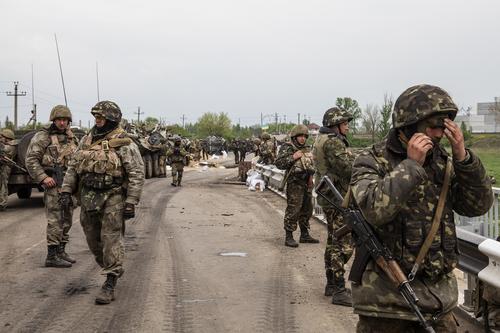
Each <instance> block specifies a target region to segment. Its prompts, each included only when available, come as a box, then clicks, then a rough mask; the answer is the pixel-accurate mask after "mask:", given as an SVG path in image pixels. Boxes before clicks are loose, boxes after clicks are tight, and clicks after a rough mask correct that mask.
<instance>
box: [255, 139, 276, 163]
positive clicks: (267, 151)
mask: <svg viewBox="0 0 500 333" xmlns="http://www.w3.org/2000/svg"><path fill="white" fill-rule="evenodd" d="M261 138H262V142H261V144H260V152H259V154H260V159H259V163H262V164H273V163H274V158H275V154H276V152H275V147H274V143H273V141H272V139H271V135H269V133H262V135H261Z"/></svg>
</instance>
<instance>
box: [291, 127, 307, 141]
mask: <svg viewBox="0 0 500 333" xmlns="http://www.w3.org/2000/svg"><path fill="white" fill-rule="evenodd" d="M299 135H305V136H306V137H309V129H308V128H307V126H306V125H295V126H294V127H293V128H292V130H291V131H290V137H291V138H295V137H296V136H299Z"/></svg>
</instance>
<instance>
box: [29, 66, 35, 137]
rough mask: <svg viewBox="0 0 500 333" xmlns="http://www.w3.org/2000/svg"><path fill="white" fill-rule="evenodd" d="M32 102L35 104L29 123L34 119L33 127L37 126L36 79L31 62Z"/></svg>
mask: <svg viewBox="0 0 500 333" xmlns="http://www.w3.org/2000/svg"><path fill="white" fill-rule="evenodd" d="M31 102H32V104H33V109H32V110H31V118H30V120H29V121H28V124H29V123H30V122H31V121H33V129H35V128H36V120H37V119H36V104H35V79H34V75H33V64H31Z"/></svg>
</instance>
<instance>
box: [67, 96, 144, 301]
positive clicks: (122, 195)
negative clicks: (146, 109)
mask: <svg viewBox="0 0 500 333" xmlns="http://www.w3.org/2000/svg"><path fill="white" fill-rule="evenodd" d="M91 113H92V115H93V116H94V117H95V126H94V127H93V128H92V129H91V130H90V132H89V134H87V135H86V136H84V137H83V138H82V141H81V142H80V145H79V147H78V150H77V151H76V153H75V155H74V157H73V159H72V160H71V163H70V166H69V168H68V171H67V173H66V176H65V177H64V184H63V186H62V190H61V192H62V193H61V197H60V201H61V205H62V206H66V205H68V204H71V200H69V198H70V196H71V193H75V192H76V193H78V197H79V199H80V203H81V213H80V223H81V225H82V228H83V231H84V233H85V237H86V238H87V244H88V246H89V249H90V251H92V253H93V255H94V256H95V260H96V261H97V263H98V264H99V266H101V267H102V274H103V275H106V282H105V283H104V284H103V286H102V288H101V290H100V292H99V294H98V295H97V297H96V299H95V302H96V303H97V304H109V303H110V302H112V301H113V300H114V289H115V286H116V282H117V280H118V278H119V277H120V276H122V274H123V260H124V256H125V248H124V245H123V232H124V220H126V219H129V218H133V217H134V216H135V206H136V205H137V204H138V203H139V199H140V197H141V192H142V186H143V184H144V164H143V162H142V158H141V154H140V152H139V148H138V147H137V145H136V144H135V143H134V142H133V141H132V140H131V139H130V138H128V137H127V134H126V132H125V131H124V130H123V129H122V128H121V127H120V125H119V124H120V119H121V117H122V113H121V110H120V108H119V107H118V105H116V103H114V102H110V101H101V102H98V103H97V104H96V105H95V106H94V107H93V108H92V111H91Z"/></svg>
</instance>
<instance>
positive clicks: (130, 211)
mask: <svg viewBox="0 0 500 333" xmlns="http://www.w3.org/2000/svg"><path fill="white" fill-rule="evenodd" d="M134 217H135V206H134V205H133V204H131V203H127V204H125V209H124V210H123V219H124V220H128V219H131V218H134Z"/></svg>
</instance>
